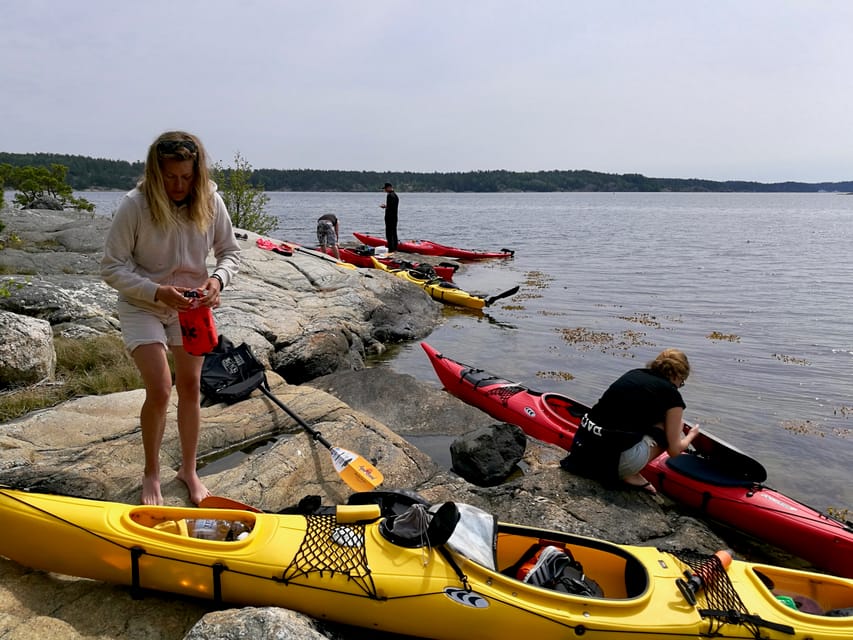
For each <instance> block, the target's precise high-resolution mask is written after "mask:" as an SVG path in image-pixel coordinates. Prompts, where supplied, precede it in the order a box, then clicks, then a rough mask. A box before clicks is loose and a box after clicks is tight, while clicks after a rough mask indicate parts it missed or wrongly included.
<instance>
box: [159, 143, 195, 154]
mask: <svg viewBox="0 0 853 640" xmlns="http://www.w3.org/2000/svg"><path fill="white" fill-rule="evenodd" d="M186 151H188V152H189V153H191V154H192V155H196V154H197V153H198V147H197V146H196V144H195V142H193V141H192V140H163V141H162V142H158V143H157V153H159V154H160V155H165V156H173V155H183V153H182V152H186Z"/></svg>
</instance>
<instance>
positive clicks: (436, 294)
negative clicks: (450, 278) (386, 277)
mask: <svg viewBox="0 0 853 640" xmlns="http://www.w3.org/2000/svg"><path fill="white" fill-rule="evenodd" d="M371 259H372V260H373V266H374V267H375V268H376V269H380V270H382V271H385V272H387V273H390V274H392V275H395V276H397V277H398V278H400V279H401V280H405V281H407V282H411V283H412V284H415V285H417V286H419V287H420V288H421V289H423V290H424V291H426V293H427V294H428V295H429V296H430V297H431V298H432V299H433V300H438V301H439V302H443V303H445V304H451V305H455V306H457V307H465V308H466V309H482V308H483V307H485V306H486V299H485V298H481V297H480V296H475V295H473V294H471V293H468V292H467V291H464V290H462V289H460V288H459V287H457V286H456V285H453V284H450V283H449V282H445V281H444V280H440V279H439V280H434V279H433V280H431V279H429V278H422V277H420V276H418V275H417V274H416V273H413V272H412V271H411V270H409V269H390V268H388V267H387V266H385V265H384V264H383V263H381V262H379V260H377V259H376V258H374V257H372V256H371Z"/></svg>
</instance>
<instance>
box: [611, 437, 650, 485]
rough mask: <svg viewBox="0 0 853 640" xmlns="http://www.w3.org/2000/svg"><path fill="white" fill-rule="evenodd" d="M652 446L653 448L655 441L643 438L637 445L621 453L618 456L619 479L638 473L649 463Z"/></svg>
mask: <svg viewBox="0 0 853 640" xmlns="http://www.w3.org/2000/svg"><path fill="white" fill-rule="evenodd" d="M653 446H655V439H654V438H652V437H651V436H643V439H642V440H640V441H639V442H638V443H637V444H635V445H634V446H633V447H631V448H630V449H626V450H625V451H623V452H622V455H621V456H619V477H620V478H625V477H627V476H632V475H634V474H635V473H640V471H642V470H643V467H645V466H646V465H647V464H648V463H649V457H650V456H651V452H652V447H653Z"/></svg>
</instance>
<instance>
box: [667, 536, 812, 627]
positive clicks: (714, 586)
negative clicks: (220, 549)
mask: <svg viewBox="0 0 853 640" xmlns="http://www.w3.org/2000/svg"><path fill="white" fill-rule="evenodd" d="M674 555H675V557H676V558H677V559H678V560H679V561H681V562H682V563H683V564H684V565H685V570H686V573H685V579H684V580H680V582H681V583H682V584H681V585H679V587H678V588H679V589H680V590H681V592H682V594H684V595H685V598H686V599H688V602H690V604H694V605H695V606H696V610H697V611H698V612H699V615H700V616H702V618H703V619H706V620H708V631H707V635H709V636H712V637H713V636H716V635H722V634H720V633H719V632H720V629H722V628H723V627H724V626H725V625H727V624H735V625H740V626H742V627H744V628H745V629H748V630H749V632H750V633H751V634H752V635H753V637H754V638H757V639H758V638H761V637H762V636H761V627H764V628H767V629H773V630H775V631H780V632H782V633H788V634H791V635H794V633H795V630H794V628H793V627H790V626H787V625H782V624H777V623H775V622H769V621H767V620H764V619H763V618H762V617H761V616H758V615H753V614H750V613H749V611H748V610H747V608H746V605H745V604H744V603H743V600H741V599H740V596H739V595H738V593H737V591H736V590H735V588H734V585H733V584H732V581H731V580H730V579H729V574H728V573H727V572H726V569H725V567H723V563H722V562H721V561H720V559H719V558H718V557H717V556H715V555H713V556H707V555H702V554H698V553H693V552H690V551H678V552H675V553H674ZM690 576H693V580H692V582H693V584H694V585H701V586H700V587H699V588H694V589H691V588H690V586H689V583H690V582H691V580H690ZM697 578H698V580H699V581H700V582H696V580H697ZM684 589H688V590H690V592H691V593H693V594H694V601H692V602H691V599H690V598H689V596H688V595H687V594H685V592H684Z"/></svg>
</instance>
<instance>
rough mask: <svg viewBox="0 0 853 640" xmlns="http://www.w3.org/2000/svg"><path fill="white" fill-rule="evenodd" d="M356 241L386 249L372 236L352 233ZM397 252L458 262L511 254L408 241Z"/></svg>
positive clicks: (381, 241) (384, 245)
mask: <svg viewBox="0 0 853 640" xmlns="http://www.w3.org/2000/svg"><path fill="white" fill-rule="evenodd" d="M353 235H354V236H355V237H356V239H357V240H358V241H359V242H361V243H363V244H366V245H367V246H369V247H387V246H388V243H387V242H386V241H385V239H384V238H380V237H378V236H372V235H369V234H367V233H353ZM397 250H398V251H405V252H406V253H419V254H421V255H424V256H440V257H443V258H456V259H458V260H487V259H491V258H511V257H512V256H513V252H512V251H510V250H509V249H501V250H500V251H477V250H474V249H459V248H456V247H448V246H447V245H443V244H439V243H438V242H432V241H430V240H409V241H406V242H399V243H398V244H397Z"/></svg>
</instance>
